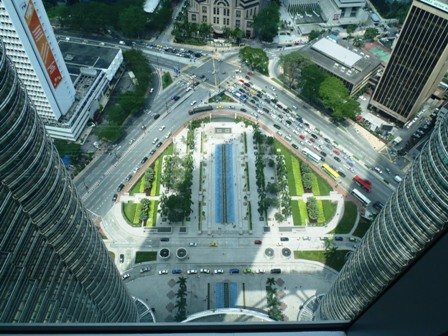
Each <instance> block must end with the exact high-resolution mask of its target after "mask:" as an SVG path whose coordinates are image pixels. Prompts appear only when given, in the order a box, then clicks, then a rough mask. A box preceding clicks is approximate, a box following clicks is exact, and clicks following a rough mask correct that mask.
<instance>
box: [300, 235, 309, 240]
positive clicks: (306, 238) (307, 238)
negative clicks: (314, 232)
mask: <svg viewBox="0 0 448 336" xmlns="http://www.w3.org/2000/svg"><path fill="white" fill-rule="evenodd" d="M302 239H303V240H311V238H310V237H308V236H303V237H302Z"/></svg>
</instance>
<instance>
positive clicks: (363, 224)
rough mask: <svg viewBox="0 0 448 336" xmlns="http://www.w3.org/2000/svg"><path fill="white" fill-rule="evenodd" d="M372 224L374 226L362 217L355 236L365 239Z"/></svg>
mask: <svg viewBox="0 0 448 336" xmlns="http://www.w3.org/2000/svg"><path fill="white" fill-rule="evenodd" d="M371 224H372V222H371V221H369V220H367V219H365V218H362V217H361V218H360V220H359V222H358V226H356V229H355V231H354V232H353V235H354V236H357V237H359V238H362V237H364V235H365V234H366V232H367V230H368V229H369V228H370V225H371Z"/></svg>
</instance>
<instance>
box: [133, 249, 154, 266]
mask: <svg viewBox="0 0 448 336" xmlns="http://www.w3.org/2000/svg"><path fill="white" fill-rule="evenodd" d="M156 260H157V252H154V251H137V252H136V253H135V263H136V264H139V263H143V262H147V261H156Z"/></svg>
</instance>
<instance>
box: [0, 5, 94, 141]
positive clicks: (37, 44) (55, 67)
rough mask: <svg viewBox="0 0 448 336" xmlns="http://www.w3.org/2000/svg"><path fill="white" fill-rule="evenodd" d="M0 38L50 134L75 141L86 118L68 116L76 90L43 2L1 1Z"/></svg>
mask: <svg viewBox="0 0 448 336" xmlns="http://www.w3.org/2000/svg"><path fill="white" fill-rule="evenodd" d="M0 38H1V39H2V40H3V43H4V45H5V49H6V53H7V55H8V56H9V57H10V59H11V60H12V62H13V63H14V65H15V68H16V69H17V73H18V75H19V78H20V80H21V81H22V83H23V85H24V86H25V87H26V89H27V92H28V96H29V97H30V99H31V101H32V102H33V104H34V106H35V108H36V111H37V113H38V114H39V116H40V117H41V119H42V120H43V122H44V124H45V126H46V128H47V131H48V132H49V134H50V135H51V136H53V137H57V138H63V139H70V140H75V139H76V137H77V136H78V135H79V134H78V133H79V132H77V131H76V130H77V129H81V130H82V128H83V126H84V125H85V123H86V122H87V120H86V119H85V118H82V116H74V117H72V116H70V110H71V108H72V106H73V103H74V102H75V99H76V90H75V87H74V85H73V82H72V80H71V78H70V74H69V72H68V70H67V67H66V65H65V62H64V59H63V56H62V53H61V51H60V50H59V46H58V43H57V40H56V37H55V35H54V33H53V28H52V26H51V24H50V21H49V20H48V17H47V14H46V12H45V8H44V6H43V4H42V1H41V0H21V1H4V0H0ZM79 122H83V123H84V125H82V127H79V125H77V123H79ZM74 133H76V134H74Z"/></svg>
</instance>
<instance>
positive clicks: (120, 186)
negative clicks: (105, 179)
mask: <svg viewBox="0 0 448 336" xmlns="http://www.w3.org/2000/svg"><path fill="white" fill-rule="evenodd" d="M123 188H124V184H123V183H122V184H120V185H119V186H118V188H117V191H122V190H123Z"/></svg>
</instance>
